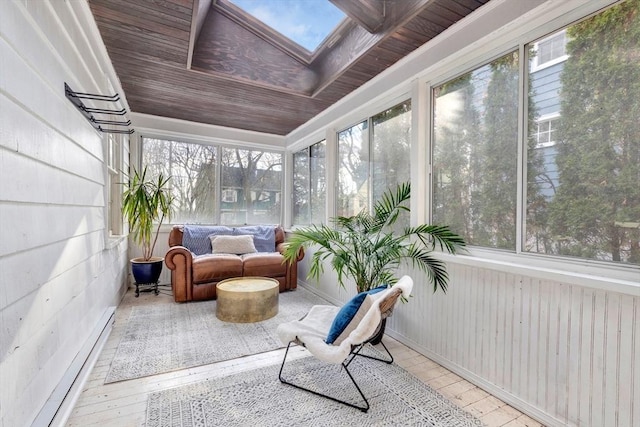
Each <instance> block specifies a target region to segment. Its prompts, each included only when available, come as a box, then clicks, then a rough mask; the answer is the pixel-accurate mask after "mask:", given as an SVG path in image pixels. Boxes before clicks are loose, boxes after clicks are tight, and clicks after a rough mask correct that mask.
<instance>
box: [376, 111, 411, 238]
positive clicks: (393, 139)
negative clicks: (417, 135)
mask: <svg viewBox="0 0 640 427" xmlns="http://www.w3.org/2000/svg"><path fill="white" fill-rule="evenodd" d="M371 123H372V125H371V138H372V141H373V152H372V154H371V163H372V169H373V170H372V175H371V180H372V187H371V191H372V193H373V199H372V201H373V202H375V201H376V200H378V199H379V198H380V196H381V195H382V193H384V192H385V191H387V189H389V188H395V187H396V186H397V185H398V184H400V183H402V182H407V181H409V180H410V179H411V167H410V165H411V101H410V100H407V101H405V102H403V103H402V104H399V105H396V106H395V107H392V108H389V109H388V110H386V111H383V112H382V113H380V114H376V115H375V116H373V118H372V120H371ZM396 225H397V226H398V227H400V228H402V227H405V226H408V225H409V213H408V212H403V213H402V217H401V218H400V219H399V220H398V222H397V223H396Z"/></svg>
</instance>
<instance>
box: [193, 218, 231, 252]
mask: <svg viewBox="0 0 640 427" xmlns="http://www.w3.org/2000/svg"><path fill="white" fill-rule="evenodd" d="M232 234H233V229H232V228H230V227H224V226H218V225H216V226H210V225H185V226H184V230H183V235H182V246H184V247H185V248H187V249H189V250H190V251H191V252H193V253H194V254H195V255H204V254H208V253H211V240H209V236H210V235H216V236H217V235H221V236H231V235H232Z"/></svg>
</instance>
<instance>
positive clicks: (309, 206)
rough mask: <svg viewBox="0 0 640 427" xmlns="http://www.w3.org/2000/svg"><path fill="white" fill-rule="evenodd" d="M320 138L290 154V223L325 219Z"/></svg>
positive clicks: (309, 222) (324, 188)
mask: <svg viewBox="0 0 640 427" xmlns="http://www.w3.org/2000/svg"><path fill="white" fill-rule="evenodd" d="M326 145H327V143H326V141H320V142H318V143H315V144H313V145H311V146H310V147H307V148H305V149H304V150H300V151H298V152H295V153H294V154H293V224H295V225H297V224H320V223H323V222H324V221H325V195H326V178H325V165H326V164H325V152H326Z"/></svg>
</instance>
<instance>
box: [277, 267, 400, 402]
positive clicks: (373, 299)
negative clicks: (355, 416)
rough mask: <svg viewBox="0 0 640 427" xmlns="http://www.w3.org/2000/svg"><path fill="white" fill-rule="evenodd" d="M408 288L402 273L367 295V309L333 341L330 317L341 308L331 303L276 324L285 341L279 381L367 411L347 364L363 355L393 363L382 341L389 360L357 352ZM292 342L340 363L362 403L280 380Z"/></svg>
mask: <svg viewBox="0 0 640 427" xmlns="http://www.w3.org/2000/svg"><path fill="white" fill-rule="evenodd" d="M412 288H413V280H412V279H411V277H409V276H403V277H402V278H401V279H400V280H399V281H398V282H397V283H396V284H395V285H393V286H392V287H390V288H388V289H385V290H383V291H381V292H378V293H375V294H370V295H367V297H366V300H367V304H366V307H369V308H366V307H365V309H364V310H362V312H361V313H360V314H356V316H355V318H354V319H353V320H352V322H351V324H350V325H348V326H347V328H346V329H345V331H344V332H342V333H341V334H340V336H339V337H338V339H336V341H335V342H334V343H333V344H327V343H326V340H327V336H328V334H329V331H330V329H331V326H332V324H333V322H334V319H335V318H336V315H337V314H338V312H339V311H340V310H341V308H340V307H335V306H331V305H315V306H313V307H311V310H309V313H307V315H306V316H304V317H303V318H302V319H300V320H294V321H291V322H288V323H283V324H281V325H279V326H278V329H277V333H278V336H279V337H280V340H281V341H282V342H283V343H284V344H287V349H286V351H285V353H284V358H283V359H282V366H281V367H280V373H279V379H280V381H281V382H282V383H284V384H288V385H291V386H293V387H296V388H298V389H301V390H305V391H308V392H311V393H313V394H315V395H318V396H322V397H326V398H328V399H331V400H333V401H335V402H339V403H343V404H345V405H347V406H351V407H353V408H356V409H360V410H361V411H363V412H367V410H368V409H369V401H368V400H367V398H366V397H365V395H364V394H363V392H362V390H360V387H359V386H358V384H357V383H356V381H355V379H354V378H353V376H352V375H351V372H349V364H350V363H351V361H352V360H353V359H354V358H355V357H356V356H362V357H367V358H369V359H374V360H379V361H382V362H385V363H393V356H392V355H391V353H390V352H389V350H388V349H387V347H386V346H385V345H384V344H383V343H382V341H380V343H381V344H382V347H383V348H384V349H385V351H386V352H387V354H388V355H389V359H381V358H377V357H373V356H368V355H365V354H360V351H361V350H362V348H363V347H364V345H365V344H367V343H368V342H370V341H371V339H372V338H373V337H374V336H375V335H376V333H377V332H378V331H379V328H380V327H381V322H382V320H383V319H386V317H388V316H390V315H391V313H392V311H393V307H394V306H395V304H396V302H397V300H398V298H399V297H400V295H402V296H403V297H404V298H408V297H409V295H410V294H411V289H412ZM369 304H370V306H369ZM364 305H365V304H364V303H363V306H364ZM292 344H297V345H301V346H303V347H305V348H306V349H307V350H308V351H309V352H310V353H311V354H312V355H313V356H315V357H316V358H317V359H319V360H322V361H323V362H327V363H335V364H338V363H341V364H342V366H343V368H344V369H345V371H346V372H347V374H348V375H349V378H350V379H351V381H352V382H353V384H354V385H355V387H356V389H357V390H358V392H359V393H360V396H362V399H363V400H364V406H358V405H355V404H353V403H349V402H345V401H343V400H339V399H337V398H335V397H332V396H328V395H326V394H322V393H320V392H317V391H314V390H310V389H308V388H305V387H302V386H300V385H298V384H293V383H291V382H290V381H288V380H286V379H284V378H283V376H282V371H283V369H284V365H285V361H286V360H287V354H288V353H289V348H290V347H291V345H292Z"/></svg>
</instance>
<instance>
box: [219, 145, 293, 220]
mask: <svg viewBox="0 0 640 427" xmlns="http://www.w3.org/2000/svg"><path fill="white" fill-rule="evenodd" d="M282 180H283V175H282V154H281V153H272V152H268V151H258V150H244V149H240V148H224V147H223V148H222V149H221V181H222V188H223V189H228V188H235V189H237V191H238V199H237V202H236V203H234V204H230V205H224V206H222V208H221V213H223V214H225V215H226V217H227V218H233V219H232V220H231V221H230V222H229V221H228V222H227V223H229V224H279V223H280V221H281V220H280V217H281V209H282V207H281V203H280V198H279V196H278V198H276V194H277V195H279V194H280V192H281V191H282Z"/></svg>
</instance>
